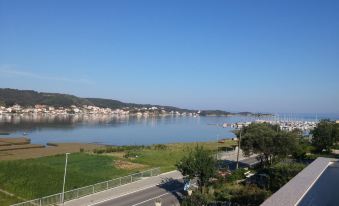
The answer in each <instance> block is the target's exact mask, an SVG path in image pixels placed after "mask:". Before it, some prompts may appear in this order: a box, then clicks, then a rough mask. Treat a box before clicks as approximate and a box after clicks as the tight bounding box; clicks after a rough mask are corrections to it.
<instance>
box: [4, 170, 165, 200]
mask: <svg viewBox="0 0 339 206" xmlns="http://www.w3.org/2000/svg"><path fill="white" fill-rule="evenodd" d="M159 174H160V168H154V169H150V170H146V171H143V172H138V173H135V174H131V175H128V176H124V177H119V178H116V179H112V180H108V181H105V182H100V183H96V184H94V185H90V186H85V187H81V188H77V189H74V190H69V191H66V192H65V193H64V201H65V202H66V201H69V200H74V199H78V198H80V197H84V196H87V195H90V194H94V193H97V192H101V191H104V190H108V189H112V188H115V187H118V186H121V185H125V184H128V183H131V182H136V181H138V180H141V179H142V178H145V177H152V176H157V175H159ZM58 204H62V193H58V194H54V195H50V196H46V197H42V198H38V199H35V200H29V201H26V202H21V203H17V204H14V205H11V206H48V205H58Z"/></svg>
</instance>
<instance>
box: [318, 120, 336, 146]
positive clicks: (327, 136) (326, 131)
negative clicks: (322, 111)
mask: <svg viewBox="0 0 339 206" xmlns="http://www.w3.org/2000/svg"><path fill="white" fill-rule="evenodd" d="M311 133H312V135H313V138H312V144H313V146H315V147H316V149H317V150H318V151H319V152H321V151H323V150H325V151H327V152H329V151H330V150H331V147H332V146H333V145H334V144H335V143H337V142H338V141H339V124H336V123H335V122H334V121H330V120H328V119H326V120H321V121H320V122H319V123H318V124H317V126H316V127H315V128H314V130H313V131H312V132H311Z"/></svg>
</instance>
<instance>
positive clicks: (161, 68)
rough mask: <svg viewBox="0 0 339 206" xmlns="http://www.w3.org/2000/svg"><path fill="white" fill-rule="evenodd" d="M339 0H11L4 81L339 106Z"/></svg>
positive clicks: (260, 106) (264, 104)
mask: <svg viewBox="0 0 339 206" xmlns="http://www.w3.org/2000/svg"><path fill="white" fill-rule="evenodd" d="M338 11H339V1H337V0H326V1H321V0H318V1H315V0H284V1H279V0H267V1H264V0H258V1H253V0H247V1H246V0H240V1H239V0H233V1H231V0H205V1H200V0H161V1H159V0H154V1H149V0H142V1H138V0H121V1H120V0H119V1H118V0H111V1H108V0H107V1H105V0H100V1H94V0H92V1H85V0H78V1H77V0H49V1H46V0H41V1H37V0H30V1H19V0H0V88H17V89H29V90H37V91H41V92H58V93H68V94H74V95H77V96H80V97H100V98H110V99H117V100H121V101H125V102H134V103H151V104H161V105H172V106H178V107H183V108H190V109H222V110H226V111H251V112H294V113H305V112H308V113H316V112H317V113H339V12H338Z"/></svg>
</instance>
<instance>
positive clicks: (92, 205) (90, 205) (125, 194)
mask: <svg viewBox="0 0 339 206" xmlns="http://www.w3.org/2000/svg"><path fill="white" fill-rule="evenodd" d="M178 179H181V178H172V180H178ZM161 184H163V182H160V183H159V184H156V185H152V186H149V187H144V188H140V189H138V190H134V191H133V192H127V193H124V194H122V195H119V196H116V197H112V198H107V199H104V200H101V201H99V202H95V203H93V204H89V205H87V206H94V205H98V204H101V203H104V202H107V201H110V200H114V199H117V198H120V197H123V196H127V195H130V194H133V193H136V192H140V191H142V190H146V189H149V188H152V187H157V186H158V185H161ZM114 189H115V188H114Z"/></svg>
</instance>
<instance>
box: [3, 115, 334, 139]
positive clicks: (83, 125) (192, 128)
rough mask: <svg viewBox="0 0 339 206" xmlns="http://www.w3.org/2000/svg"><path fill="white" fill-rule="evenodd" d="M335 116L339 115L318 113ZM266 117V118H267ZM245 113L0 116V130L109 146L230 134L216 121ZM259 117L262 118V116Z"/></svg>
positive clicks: (304, 117)
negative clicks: (208, 115)
mask: <svg viewBox="0 0 339 206" xmlns="http://www.w3.org/2000/svg"><path fill="white" fill-rule="evenodd" d="M317 117H318V119H322V118H330V119H339V115H318V116H317ZM268 118H269V117H266V119H268ZM280 118H282V119H283V118H285V119H293V120H295V119H300V120H310V121H314V120H315V118H316V115H315V114H299V115H291V114H280ZM254 119H257V118H255V117H247V116H230V117H176V116H166V117H148V118H145V117H141V118H137V117H124V118H122V117H115V116H44V115H21V116H20V115H0V131H8V132H10V133H11V134H10V135H9V136H10V137H17V136H23V135H24V134H25V135H27V137H29V138H30V139H31V141H32V143H37V144H46V143H47V142H83V143H100V144H109V145H130V144H138V145H140V144H144V145H147V144H157V143H175V142H196V141H197V142H198V141H199V142H201V141H210V140H217V139H218V138H219V139H221V138H231V137H234V134H233V133H232V128H222V127H218V126H217V124H222V123H225V122H227V123H234V122H238V121H250V120H254ZM262 119H263V118H262Z"/></svg>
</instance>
